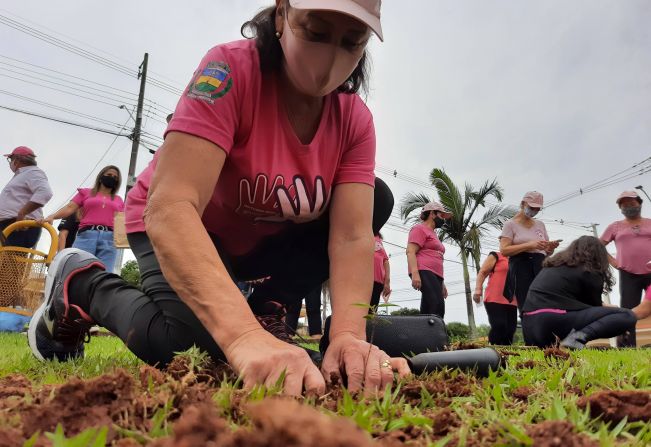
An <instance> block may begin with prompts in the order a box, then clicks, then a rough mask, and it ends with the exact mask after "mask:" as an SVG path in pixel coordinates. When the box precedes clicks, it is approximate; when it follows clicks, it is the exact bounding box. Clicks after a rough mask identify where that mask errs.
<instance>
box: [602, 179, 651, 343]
mask: <svg viewBox="0 0 651 447" xmlns="http://www.w3.org/2000/svg"><path fill="white" fill-rule="evenodd" d="M617 205H618V206H619V209H620V211H621V213H622V214H623V215H624V219H623V220H619V221H617V222H613V223H612V224H610V225H608V227H607V228H606V231H604V233H603V234H602V235H601V242H602V243H603V244H604V245H608V244H609V243H611V242H613V241H615V247H616V248H617V258H613V257H612V256H610V255H609V257H610V258H609V259H610V264H611V265H612V266H613V267H615V268H616V269H618V270H619V294H620V297H621V301H620V304H621V306H622V307H624V308H626V309H632V308H634V307H635V306H637V305H638V304H640V299H641V298H642V294H643V293H644V290H645V289H646V288H647V287H649V285H651V272H649V269H648V268H647V263H648V262H649V260H651V219H648V218H644V217H642V198H641V197H640V196H639V195H638V194H637V193H636V192H635V191H624V192H623V193H621V194H620V195H619V197H618V198H617ZM635 345H636V340H635V332H632V333H630V334H625V335H624V336H623V337H622V338H621V339H620V340H619V346H621V347H625V346H635Z"/></svg>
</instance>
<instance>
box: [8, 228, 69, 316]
mask: <svg viewBox="0 0 651 447" xmlns="http://www.w3.org/2000/svg"><path fill="white" fill-rule="evenodd" d="M39 226H42V227H43V228H45V229H46V230H47V231H48V233H49V234H50V251H49V253H43V252H41V251H38V250H33V249H28V248H22V247H12V246H0V313H13V314H18V315H23V316H30V315H31V314H32V313H33V312H34V310H36V308H37V307H38V306H39V305H40V303H41V301H42V300H43V290H44V288H45V276H46V275H47V266H48V265H50V263H51V262H52V259H53V258H54V255H55V254H56V250H57V245H58V237H57V233H56V231H55V230H54V228H53V227H52V226H51V225H49V224H43V225H41V224H39V223H37V222H34V221H20V222H16V223H14V224H11V225H10V226H8V227H7V228H6V229H5V230H4V231H3V235H4V237H5V238H6V237H8V236H9V235H10V234H11V233H13V232H14V231H20V230H23V229H27V228H34V227H39Z"/></svg>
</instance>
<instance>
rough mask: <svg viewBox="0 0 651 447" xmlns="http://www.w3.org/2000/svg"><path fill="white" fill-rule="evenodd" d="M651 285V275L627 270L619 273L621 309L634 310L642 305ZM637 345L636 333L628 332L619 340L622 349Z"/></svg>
mask: <svg viewBox="0 0 651 447" xmlns="http://www.w3.org/2000/svg"><path fill="white" fill-rule="evenodd" d="M650 285H651V273H647V274H644V275H636V274H635V273H629V272H627V271H625V270H620V271H619V296H620V299H621V301H620V304H621V307H623V308H625V309H633V308H634V307H635V306H638V305H639V304H640V301H641V300H642V295H643V294H644V291H645V290H646V289H647V287H649V286H650ZM636 345H637V339H636V337H635V331H631V332H628V333H626V334H624V335H622V336H621V337H619V339H618V340H617V346H619V347H620V348H623V347H631V346H636Z"/></svg>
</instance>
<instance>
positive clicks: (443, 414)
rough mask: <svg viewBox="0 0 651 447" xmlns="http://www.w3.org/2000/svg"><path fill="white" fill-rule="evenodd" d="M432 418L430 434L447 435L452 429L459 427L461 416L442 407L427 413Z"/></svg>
mask: <svg viewBox="0 0 651 447" xmlns="http://www.w3.org/2000/svg"><path fill="white" fill-rule="evenodd" d="M427 417H429V418H431V419H432V434H433V435H434V436H438V437H443V436H447V435H448V434H450V432H452V431H453V430H456V429H457V428H459V427H461V418H459V415H458V414H457V413H456V412H455V411H454V410H452V409H450V408H444V409H442V410H440V411H438V412H436V413H434V414H427Z"/></svg>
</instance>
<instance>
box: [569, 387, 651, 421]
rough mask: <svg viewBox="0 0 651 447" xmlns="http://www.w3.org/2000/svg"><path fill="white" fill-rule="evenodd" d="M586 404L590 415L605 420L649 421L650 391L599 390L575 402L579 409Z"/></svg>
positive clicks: (583, 407)
mask: <svg viewBox="0 0 651 447" xmlns="http://www.w3.org/2000/svg"><path fill="white" fill-rule="evenodd" d="M588 404H589V405H590V415H591V416H592V417H598V416H601V417H602V418H603V420H605V421H612V422H615V423H617V422H619V421H621V420H622V419H624V418H625V417H626V418H628V419H627V420H628V422H636V421H643V422H651V391H599V392H596V393H594V394H592V395H590V396H588V397H582V398H580V399H579V401H578V402H577V405H578V406H579V408H581V409H585V408H586V407H587V406H588Z"/></svg>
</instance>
